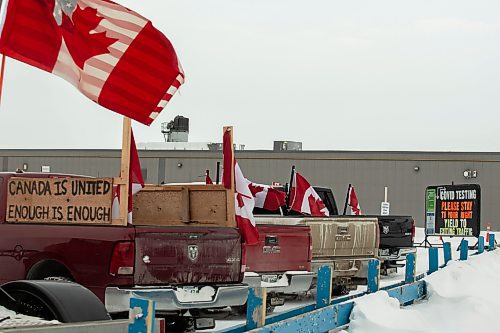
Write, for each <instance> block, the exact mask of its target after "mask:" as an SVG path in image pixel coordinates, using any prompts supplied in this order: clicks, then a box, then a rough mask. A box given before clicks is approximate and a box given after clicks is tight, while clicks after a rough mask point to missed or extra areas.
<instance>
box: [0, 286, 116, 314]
mask: <svg viewBox="0 0 500 333" xmlns="http://www.w3.org/2000/svg"><path fill="white" fill-rule="evenodd" d="M2 289H4V290H5V291H6V292H7V293H8V294H9V295H10V296H11V297H13V298H14V299H15V300H16V301H17V303H18V309H17V311H18V312H20V313H22V314H25V315H29V316H34V317H40V318H43V319H45V320H58V321H60V322H63V323H76V322H84V321H95V320H110V319H111V318H110V317H109V314H108V312H107V311H106V308H105V307H104V304H102V302H101V301H100V300H99V298H97V296H96V295H94V293H92V292H91V291H90V290H88V289H87V288H85V287H83V286H81V285H79V284H76V283H71V282H56V281H27V280H25V281H13V282H8V283H6V284H4V285H2Z"/></svg>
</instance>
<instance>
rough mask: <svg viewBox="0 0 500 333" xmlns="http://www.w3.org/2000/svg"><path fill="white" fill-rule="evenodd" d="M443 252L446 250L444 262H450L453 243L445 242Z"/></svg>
mask: <svg viewBox="0 0 500 333" xmlns="http://www.w3.org/2000/svg"><path fill="white" fill-rule="evenodd" d="M443 252H444V264H445V266H446V265H448V262H449V261H450V260H451V243H450V242H445V243H444V244H443Z"/></svg>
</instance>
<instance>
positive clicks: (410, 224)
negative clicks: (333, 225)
mask: <svg viewBox="0 0 500 333" xmlns="http://www.w3.org/2000/svg"><path fill="white" fill-rule="evenodd" d="M314 189H315V190H316V192H317V193H318V195H319V196H320V197H321V199H322V200H323V202H324V203H325V206H326V208H328V211H329V212H330V215H339V211H338V209H337V204H336V202H335V196H334V195H333V192H332V190H331V189H330V188H328V187H316V186H314ZM363 217H376V218H377V219H378V225H379V229H380V243H379V257H380V259H381V260H382V267H381V273H382V274H384V275H387V274H389V273H392V272H395V271H397V268H398V267H403V266H404V265H405V260H406V255H407V254H408V253H414V252H415V251H416V249H415V247H413V242H414V239H415V221H414V220H413V217H411V216H399V215H363Z"/></svg>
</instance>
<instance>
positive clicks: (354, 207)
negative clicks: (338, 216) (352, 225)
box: [347, 186, 363, 215]
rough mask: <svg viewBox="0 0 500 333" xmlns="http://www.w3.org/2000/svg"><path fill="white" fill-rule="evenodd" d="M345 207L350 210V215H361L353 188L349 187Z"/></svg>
mask: <svg viewBox="0 0 500 333" xmlns="http://www.w3.org/2000/svg"><path fill="white" fill-rule="evenodd" d="M347 205H348V206H349V208H350V211H351V214H350V215H362V214H363V213H362V212H361V207H359V201H358V197H357V196H356V191H355V190H354V186H351V187H349V194H348V201H347Z"/></svg>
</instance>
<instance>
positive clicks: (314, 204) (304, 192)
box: [290, 171, 330, 216]
mask: <svg viewBox="0 0 500 333" xmlns="http://www.w3.org/2000/svg"><path fill="white" fill-rule="evenodd" d="M293 175H294V177H293V178H294V182H293V183H294V184H293V186H292V190H291V195H290V208H291V209H292V210H294V211H296V212H299V213H303V214H307V215H311V216H328V215H330V212H329V211H328V209H327V208H326V206H325V204H324V202H323V200H321V198H320V197H319V195H318V193H316V191H315V190H314V188H313V187H312V186H311V184H309V182H308V181H307V180H306V179H305V178H304V177H302V175H300V174H299V173H298V172H296V171H295V172H294V174H293Z"/></svg>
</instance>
